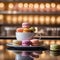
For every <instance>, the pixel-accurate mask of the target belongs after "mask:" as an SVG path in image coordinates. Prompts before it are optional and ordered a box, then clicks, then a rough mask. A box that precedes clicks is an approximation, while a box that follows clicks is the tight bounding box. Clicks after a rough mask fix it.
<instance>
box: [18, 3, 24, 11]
mask: <svg viewBox="0 0 60 60" xmlns="http://www.w3.org/2000/svg"><path fill="white" fill-rule="evenodd" d="M18 10H19V11H23V3H18Z"/></svg>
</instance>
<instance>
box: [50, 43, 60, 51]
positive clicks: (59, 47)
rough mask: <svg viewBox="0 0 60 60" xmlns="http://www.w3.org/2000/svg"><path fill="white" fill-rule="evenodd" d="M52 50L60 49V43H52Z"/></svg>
mask: <svg viewBox="0 0 60 60" xmlns="http://www.w3.org/2000/svg"><path fill="white" fill-rule="evenodd" d="M50 50H52V51H60V45H58V44H52V45H50Z"/></svg>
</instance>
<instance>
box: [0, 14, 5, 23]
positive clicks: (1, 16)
mask: <svg viewBox="0 0 60 60" xmlns="http://www.w3.org/2000/svg"><path fill="white" fill-rule="evenodd" d="M3 20H4V16H3V15H0V23H3Z"/></svg>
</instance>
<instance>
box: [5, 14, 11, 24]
mask: <svg viewBox="0 0 60 60" xmlns="http://www.w3.org/2000/svg"><path fill="white" fill-rule="evenodd" d="M6 22H7V23H8V24H11V23H12V16H11V15H8V16H6Z"/></svg>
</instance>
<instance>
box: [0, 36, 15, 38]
mask: <svg viewBox="0 0 60 60" xmlns="http://www.w3.org/2000/svg"><path fill="white" fill-rule="evenodd" d="M0 39H16V37H15V36H0Z"/></svg>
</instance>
